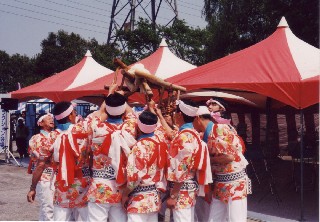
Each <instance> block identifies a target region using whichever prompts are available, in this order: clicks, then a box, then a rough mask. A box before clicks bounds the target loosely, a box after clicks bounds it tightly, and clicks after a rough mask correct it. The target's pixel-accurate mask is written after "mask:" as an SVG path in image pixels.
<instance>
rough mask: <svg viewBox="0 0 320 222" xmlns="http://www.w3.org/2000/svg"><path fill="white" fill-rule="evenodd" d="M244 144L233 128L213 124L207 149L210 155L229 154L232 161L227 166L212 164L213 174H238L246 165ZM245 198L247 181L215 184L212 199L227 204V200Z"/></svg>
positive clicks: (240, 180)
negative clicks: (232, 157) (243, 151)
mask: <svg viewBox="0 0 320 222" xmlns="http://www.w3.org/2000/svg"><path fill="white" fill-rule="evenodd" d="M243 146H244V144H243V142H242V141H241V139H240V138H239V136H238V135H237V133H236V131H235V130H234V129H233V127H231V126H229V125H227V124H214V125H213V127H212V131H211V133H210V135H209V137H208V148H209V152H210V153H214V154H216V155H219V154H231V155H233V156H234V161H233V162H231V163H228V164H212V166H211V167H212V171H213V177H214V174H217V173H218V174H229V173H235V172H240V171H242V170H244V169H245V168H246V165H248V162H247V160H246V159H245V158H244V156H243V155H242V150H243V149H244V147H243ZM245 197H247V181H246V179H239V180H236V181H232V182H227V183H224V182H217V181H216V182H215V183H214V190H213V198H216V199H218V200H221V201H223V202H225V203H227V202H228V201H229V200H239V199H243V198H245Z"/></svg>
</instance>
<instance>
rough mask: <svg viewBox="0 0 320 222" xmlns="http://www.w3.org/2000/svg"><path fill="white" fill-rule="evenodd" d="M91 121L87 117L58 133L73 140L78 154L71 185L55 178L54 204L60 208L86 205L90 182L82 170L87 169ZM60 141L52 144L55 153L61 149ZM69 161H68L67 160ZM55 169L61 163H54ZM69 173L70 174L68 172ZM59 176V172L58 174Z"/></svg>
mask: <svg viewBox="0 0 320 222" xmlns="http://www.w3.org/2000/svg"><path fill="white" fill-rule="evenodd" d="M91 121H92V119H91V118H90V117H87V118H86V119H85V120H84V121H80V122H78V123H76V124H71V125H70V126H69V128H68V129H67V130H66V131H59V132H60V136H62V135H63V134H64V135H66V134H69V135H71V137H72V138H73V139H74V145H75V148H76V150H77V152H78V154H79V155H78V156H75V157H74V162H75V170H74V172H75V175H74V181H73V183H72V184H68V186H66V185H65V182H64V181H63V180H58V175H57V176H56V178H57V179H56V182H55V193H54V200H53V202H54V204H55V205H57V206H59V207H62V208H81V207H85V206H86V205H87V200H86V198H85V195H86V193H87V191H88V185H89V182H90V175H88V176H85V175H83V174H82V169H88V168H89V152H88V151H89V149H88V145H89V139H88V135H90V134H91V125H90V124H91ZM60 147H61V141H60V143H59V140H58V138H57V139H56V141H55V143H54V144H53V149H54V150H55V152H56V151H57V152H58V153H59V150H60V149H61V148H60ZM59 157H60V156H59ZM67 161H70V160H67ZM56 164H57V168H58V169H59V165H60V164H61V163H56ZM68 173H70V172H68ZM58 174H59V172H58Z"/></svg>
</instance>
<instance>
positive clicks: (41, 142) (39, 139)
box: [28, 130, 59, 182]
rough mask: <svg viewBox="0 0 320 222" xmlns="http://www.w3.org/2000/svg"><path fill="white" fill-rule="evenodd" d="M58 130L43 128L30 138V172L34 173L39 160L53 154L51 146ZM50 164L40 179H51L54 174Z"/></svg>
mask: <svg viewBox="0 0 320 222" xmlns="http://www.w3.org/2000/svg"><path fill="white" fill-rule="evenodd" d="M58 134H59V133H58V131H51V132H46V131H43V130H41V132H40V133H38V134H36V135H34V136H32V137H31V139H30V140H29V151H30V166H29V169H28V173H30V174H31V173H32V172H33V171H34V170H35V169H36V167H37V165H38V161H39V160H46V159H48V158H50V157H51V156H52V150H51V146H52V144H53V142H54V140H55V138H56V137H57V135H58ZM50 165H51V166H48V167H47V168H46V169H45V170H44V171H43V173H42V175H41V178H40V181H46V182H48V181H50V180H51V179H52V176H53V167H52V163H51V164H50Z"/></svg>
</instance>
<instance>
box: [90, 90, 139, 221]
mask: <svg viewBox="0 0 320 222" xmlns="http://www.w3.org/2000/svg"><path fill="white" fill-rule="evenodd" d="M110 89H111V88H110ZM113 89H115V88H114V87H113ZM105 104H106V107H105V109H106V112H107V116H108V117H107V120H106V121H100V119H99V118H97V117H96V118H93V123H92V128H93V138H92V145H91V152H92V172H93V174H92V179H91V184H90V187H89V191H88V193H87V197H86V198H87V199H88V221H104V222H105V221H107V220H109V221H110V222H113V221H119V222H121V221H127V215H126V213H125V211H124V209H123V208H122V206H121V196H122V192H121V186H122V185H123V184H124V183H125V182H126V178H125V167H126V165H125V163H126V158H127V155H128V154H129V152H130V146H132V145H133V144H135V142H136V140H135V136H136V117H135V116H134V114H133V113H132V109H131V108H130V107H129V105H127V103H126V98H125V97H124V96H123V95H121V94H119V93H118V92H112V91H110V94H109V95H108V97H107V98H106V99H105Z"/></svg>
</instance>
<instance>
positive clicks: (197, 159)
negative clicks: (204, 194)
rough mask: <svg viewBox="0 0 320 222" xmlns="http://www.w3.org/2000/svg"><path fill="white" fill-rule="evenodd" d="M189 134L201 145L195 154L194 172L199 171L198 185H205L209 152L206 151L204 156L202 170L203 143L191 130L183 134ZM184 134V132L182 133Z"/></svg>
mask: <svg viewBox="0 0 320 222" xmlns="http://www.w3.org/2000/svg"><path fill="white" fill-rule="evenodd" d="M186 131H187V132H189V133H191V134H192V135H193V136H194V137H195V138H196V139H197V141H198V144H199V149H198V150H197V152H196V153H195V154H194V165H193V169H194V170H198V171H199V177H198V183H199V184H200V185H203V184H204V183H205V179H206V167H207V158H206V156H207V155H208V153H207V150H205V151H204V156H203V160H202V161H203V163H202V166H201V168H199V165H200V160H201V154H202V149H203V147H202V144H201V141H200V140H199V138H198V136H197V135H196V134H195V133H194V132H193V131H191V130H186V129H185V130H183V132H186ZM181 132H182V131H181Z"/></svg>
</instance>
